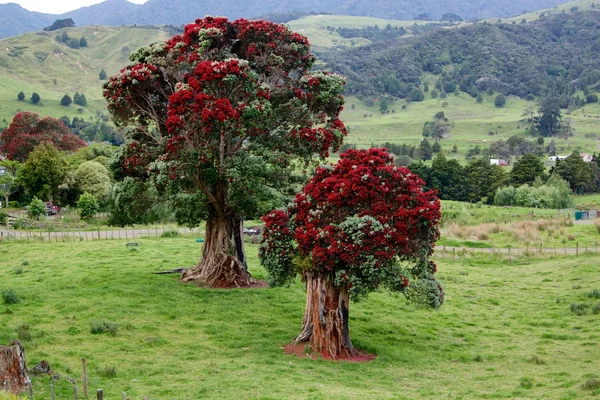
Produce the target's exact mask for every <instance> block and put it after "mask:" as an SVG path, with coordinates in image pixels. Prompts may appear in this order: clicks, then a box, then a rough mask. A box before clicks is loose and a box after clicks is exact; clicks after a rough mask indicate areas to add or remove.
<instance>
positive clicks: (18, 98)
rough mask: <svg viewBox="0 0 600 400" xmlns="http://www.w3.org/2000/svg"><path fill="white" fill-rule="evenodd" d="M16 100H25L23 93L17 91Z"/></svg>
mask: <svg viewBox="0 0 600 400" xmlns="http://www.w3.org/2000/svg"><path fill="white" fill-rule="evenodd" d="M17 100H19V101H23V100H25V93H23V92H19V94H18V95H17Z"/></svg>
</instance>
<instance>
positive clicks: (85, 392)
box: [81, 358, 88, 397]
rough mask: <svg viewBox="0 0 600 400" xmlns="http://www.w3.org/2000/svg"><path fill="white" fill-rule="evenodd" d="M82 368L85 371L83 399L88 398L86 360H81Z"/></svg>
mask: <svg viewBox="0 0 600 400" xmlns="http://www.w3.org/2000/svg"><path fill="white" fill-rule="evenodd" d="M81 366H82V369H83V397H88V375H87V361H86V359H85V358H82V359H81Z"/></svg>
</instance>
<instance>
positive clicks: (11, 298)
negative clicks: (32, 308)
mask: <svg viewBox="0 0 600 400" xmlns="http://www.w3.org/2000/svg"><path fill="white" fill-rule="evenodd" d="M2 300H3V301H4V304H17V303H19V302H20V301H21V299H20V298H19V296H18V295H17V293H16V292H15V291H14V290H13V289H11V288H7V289H3V290H2Z"/></svg>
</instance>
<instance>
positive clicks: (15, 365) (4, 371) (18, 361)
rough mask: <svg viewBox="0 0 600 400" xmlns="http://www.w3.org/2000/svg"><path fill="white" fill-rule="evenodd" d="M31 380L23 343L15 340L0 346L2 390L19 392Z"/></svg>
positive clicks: (0, 386) (0, 387) (0, 380)
mask: <svg viewBox="0 0 600 400" xmlns="http://www.w3.org/2000/svg"><path fill="white" fill-rule="evenodd" d="M30 382H31V381H30V380H29V376H28V375H27V364H26V362H25V351H24V350H23V346H21V343H19V341H17V340H15V341H14V342H12V343H11V344H10V345H9V346H8V347H5V346H0V390H6V391H9V392H12V393H15V394H17V393H19V392H21V391H22V390H24V389H26V388H27V386H29V384H30Z"/></svg>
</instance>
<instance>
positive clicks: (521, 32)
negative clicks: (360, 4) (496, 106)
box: [319, 11, 600, 107]
mask: <svg viewBox="0 0 600 400" xmlns="http://www.w3.org/2000/svg"><path fill="white" fill-rule="evenodd" d="M367 31H369V30H365V32H367ZM370 31H373V30H372V29H371V30H370ZM381 31H384V30H383V29H381ZM348 33H349V32H344V36H345V37H347V36H348ZM356 33H357V36H362V37H364V36H365V35H364V34H361V33H362V32H358V30H357V32H356ZM389 33H390V34H392V35H385V34H381V35H375V34H371V35H369V39H371V40H374V43H373V44H371V45H369V46H365V47H360V48H353V49H340V50H338V51H330V52H327V53H325V52H324V53H322V54H319V57H320V58H321V59H323V60H324V61H326V63H327V67H328V68H330V69H332V70H334V71H336V72H338V73H340V74H342V75H345V76H346V77H347V78H348V85H347V90H346V93H347V94H355V95H363V96H378V95H381V94H387V95H391V96H394V97H398V98H405V97H407V96H409V94H410V93H411V92H413V93H414V91H415V89H420V90H423V89H425V88H424V82H425V80H424V77H425V73H430V74H432V75H433V76H434V81H435V88H436V89H437V91H438V92H446V93H450V92H454V91H456V90H461V91H463V92H467V93H469V94H470V95H471V96H473V97H474V98H476V97H477V96H478V94H479V93H480V92H483V91H495V92H500V93H503V94H505V95H516V96H521V97H527V96H530V97H531V96H539V97H554V98H558V99H559V101H560V106H561V107H567V106H569V105H570V104H571V105H575V106H580V105H583V104H584V103H585V101H586V98H585V97H586V96H587V95H588V94H590V93H592V92H595V91H596V90H597V89H598V85H599V82H600V59H599V58H598V57H597V54H598V51H599V50H600V12H597V11H585V12H573V13H563V14H558V15H552V16H543V17H541V18H540V19H539V20H537V21H532V22H526V21H522V22H521V23H518V24H506V23H502V22H500V21H499V22H497V23H493V24H491V23H488V22H481V23H476V24H473V25H470V26H466V27H461V28H451V29H448V28H442V29H435V30H433V31H429V32H424V33H421V34H418V35H416V36H413V37H407V38H402V37H400V38H398V37H397V36H398V35H397V32H392V31H390V32H389ZM393 33H396V35H393ZM393 36H396V38H394V37H393ZM390 37H391V38H390ZM379 39H381V40H379ZM577 90H583V92H584V96H583V97H582V98H580V97H576V96H575V93H576V92H577ZM425 91H426V90H425ZM594 98H595V97H594V96H590V97H589V99H587V101H593V99H594ZM412 100H416V101H418V100H417V99H414V98H413V99H412Z"/></svg>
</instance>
